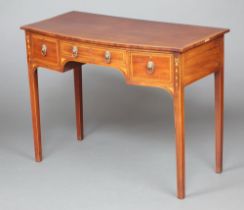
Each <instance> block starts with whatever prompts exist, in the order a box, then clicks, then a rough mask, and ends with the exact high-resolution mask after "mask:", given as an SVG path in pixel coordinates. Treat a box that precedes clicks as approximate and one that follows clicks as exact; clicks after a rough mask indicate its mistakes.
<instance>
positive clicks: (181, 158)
mask: <svg viewBox="0 0 244 210" xmlns="http://www.w3.org/2000/svg"><path fill="white" fill-rule="evenodd" d="M174 118H175V130H176V164H177V197H178V198H179V199H183V198H184V197H185V140H184V89H183V88H178V89H176V90H175V93H174Z"/></svg>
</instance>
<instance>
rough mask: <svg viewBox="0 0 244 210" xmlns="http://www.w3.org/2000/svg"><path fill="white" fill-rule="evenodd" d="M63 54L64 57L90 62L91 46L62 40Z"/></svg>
mask: <svg viewBox="0 0 244 210" xmlns="http://www.w3.org/2000/svg"><path fill="white" fill-rule="evenodd" d="M60 49H61V55H62V57H63V58H66V59H68V60H73V61H77V62H83V63H90V61H91V47H90V46H89V45H83V44H80V43H76V42H65V41H63V42H61V44H60Z"/></svg>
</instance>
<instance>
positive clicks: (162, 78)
mask: <svg viewBox="0 0 244 210" xmlns="http://www.w3.org/2000/svg"><path fill="white" fill-rule="evenodd" d="M172 60H173V56H172V55H171V54H160V53H147V52H138V53H137V52H132V53H131V73H130V74H131V76H130V77H131V80H132V81H143V82H150V83H153V82H163V83H171V82H172V80H173V75H172V74H173V71H172Z"/></svg>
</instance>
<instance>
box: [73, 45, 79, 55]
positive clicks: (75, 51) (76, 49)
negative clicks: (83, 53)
mask: <svg viewBox="0 0 244 210" xmlns="http://www.w3.org/2000/svg"><path fill="white" fill-rule="evenodd" d="M72 56H73V57H74V58H76V57H77V56H78V47H76V46H73V48H72Z"/></svg>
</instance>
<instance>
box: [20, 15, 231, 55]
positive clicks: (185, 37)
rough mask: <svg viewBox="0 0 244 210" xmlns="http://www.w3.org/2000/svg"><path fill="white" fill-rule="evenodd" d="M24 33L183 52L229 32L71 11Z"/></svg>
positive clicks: (32, 27)
mask: <svg viewBox="0 0 244 210" xmlns="http://www.w3.org/2000/svg"><path fill="white" fill-rule="evenodd" d="M21 29H24V30H28V31H33V32H38V33H42V34H46V35H52V36H57V37H62V38H69V39H74V40H78V41H83V42H89V43H98V44H106V45H112V46H119V47H129V48H138V49H148V50H164V51H174V52H184V51H186V50H188V49H191V48H193V47H196V46H198V45H201V44H203V43H205V42H206V41H209V40H211V39H214V38H217V37H219V36H222V35H223V34H224V33H226V32H228V31H229V29H223V28H212V27H203V26H194V25H185V24H175V23H164V22H157V21H146V20H138V19H129V18H121V17H112V16H106V15H98V14H91V13H85V12H77V11H72V12H68V13H65V14H62V15H59V16H56V17H53V18H49V19H46V20H43V21H40V22H37V23H33V24H29V25H25V26H22V27H21Z"/></svg>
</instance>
